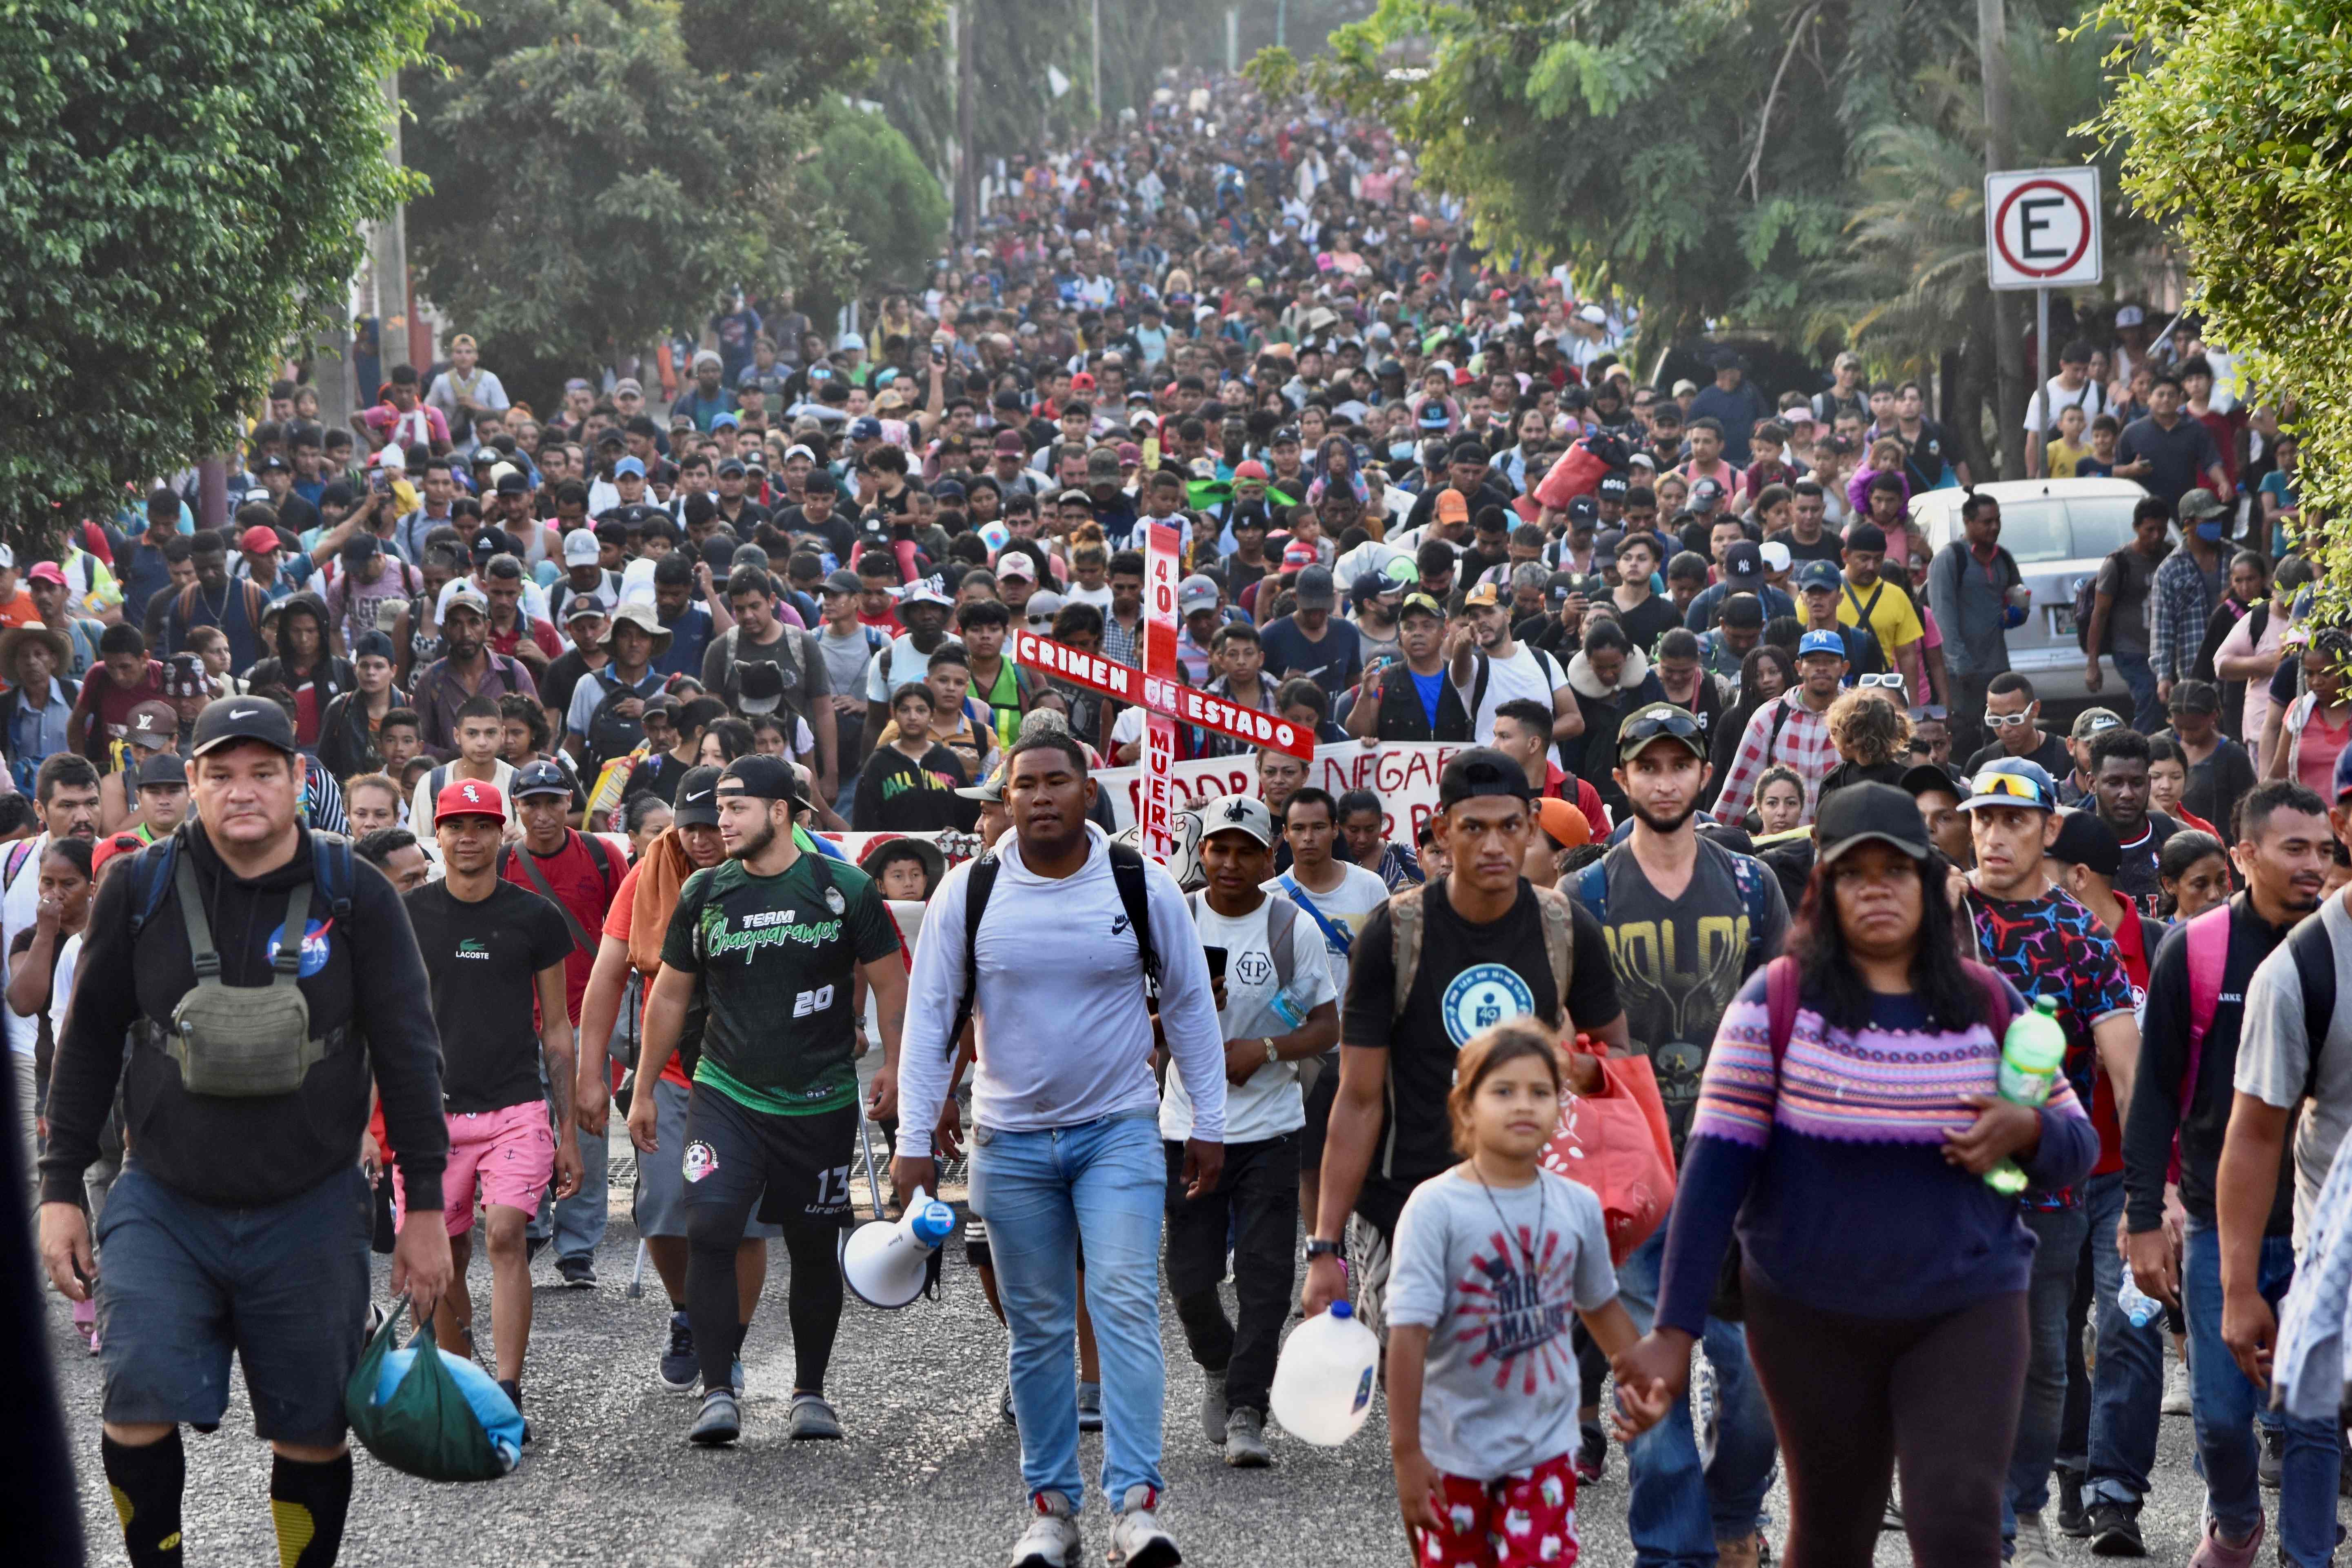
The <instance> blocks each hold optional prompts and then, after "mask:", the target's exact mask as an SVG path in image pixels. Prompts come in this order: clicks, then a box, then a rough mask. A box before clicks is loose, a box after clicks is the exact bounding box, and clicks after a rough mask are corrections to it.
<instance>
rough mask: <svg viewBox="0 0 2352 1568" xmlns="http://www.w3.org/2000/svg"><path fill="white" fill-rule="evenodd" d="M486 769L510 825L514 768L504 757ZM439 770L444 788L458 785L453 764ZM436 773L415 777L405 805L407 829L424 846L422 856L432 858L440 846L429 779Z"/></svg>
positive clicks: (435, 770) (512, 811) (438, 851)
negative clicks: (443, 771) (444, 771)
mask: <svg viewBox="0 0 2352 1568" xmlns="http://www.w3.org/2000/svg"><path fill="white" fill-rule="evenodd" d="M490 766H491V768H492V769H493V770H494V773H493V775H492V777H491V779H490V783H491V784H495V785H497V786H498V792H499V799H500V800H501V801H504V802H507V803H508V804H507V807H506V810H505V812H504V813H503V815H504V816H505V817H506V819H507V820H508V821H509V822H512V821H513V820H514V807H513V804H512V803H513V799H514V796H513V794H512V791H513V789H514V776H515V765H514V764H513V763H510V762H509V761H507V760H506V759H505V758H504V757H499V758H495V759H493V760H492V761H491V763H490ZM442 767H446V768H447V769H448V770H449V773H448V776H447V777H446V778H444V779H443V780H442V781H441V783H442V784H443V786H444V787H446V786H447V785H449V784H456V783H457V782H459V781H458V777H457V763H443V764H442ZM440 772H441V768H435V769H433V770H431V772H428V773H425V775H424V776H423V777H422V778H419V779H418V780H417V781H416V793H415V797H414V798H413V799H411V800H410V801H409V803H408V830H409V831H410V832H411V833H414V834H415V835H416V839H417V842H418V843H419V844H421V845H423V846H424V847H425V854H426V855H428V856H432V857H434V858H439V856H440V854H441V847H440V844H439V843H438V842H437V841H436V839H435V838H434V837H433V823H434V816H433V793H434V792H433V776H434V774H435V773H440Z"/></svg>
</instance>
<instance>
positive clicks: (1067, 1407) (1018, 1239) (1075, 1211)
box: [971, 1110, 1168, 1510]
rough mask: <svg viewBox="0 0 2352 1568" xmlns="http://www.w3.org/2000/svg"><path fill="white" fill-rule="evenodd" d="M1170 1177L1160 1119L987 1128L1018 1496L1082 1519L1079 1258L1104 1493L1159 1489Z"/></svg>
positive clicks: (980, 1164)
mask: <svg viewBox="0 0 2352 1568" xmlns="http://www.w3.org/2000/svg"><path fill="white" fill-rule="evenodd" d="M1167 1194H1168V1163H1167V1157H1166V1156H1165V1154H1163V1153H1162V1152H1161V1149H1160V1118H1159V1113H1158V1112H1157V1111H1156V1110H1138V1111H1130V1112H1129V1113H1127V1114H1125V1115H1122V1116H1110V1117H1105V1118H1104V1119H1103V1120H1101V1121H1089V1122H1086V1123H1084V1124H1082V1125H1080V1126H1076V1127H1057V1128H1054V1129H1052V1130H1051V1131H1044V1132H1004V1131H998V1130H997V1129H995V1128H992V1127H987V1126H982V1127H980V1128H977V1129H975V1130H974V1131H973V1133H972V1140H971V1212H972V1213H973V1214H975V1215H979V1216H980V1217H981V1218H982V1219H985V1220H986V1221H988V1243H989V1247H990V1250H991V1251H992V1253H993V1254H994V1261H995V1264H996V1292H997V1298H998V1300H1001V1301H1003V1304H1004V1321H1005V1325H1006V1327H1008V1328H1009V1329H1010V1330H1011V1331H1012V1335H1013V1414H1014V1415H1015V1416H1016V1417H1017V1418H1018V1419H1019V1421H1020V1424H1021V1482H1022V1485H1023V1487H1024V1489H1026V1490H1027V1491H1028V1493H1029V1494H1030V1495H1031V1496H1032V1497H1034V1496H1035V1495H1036V1494H1037V1493H1039V1492H1045V1491H1057V1492H1060V1493H1061V1494H1062V1495H1063V1496H1064V1497H1066V1498H1067V1499H1069V1500H1070V1507H1071V1508H1072V1509H1073V1510H1075V1509H1076V1508H1077V1506H1078V1504H1079V1502H1080V1500H1082V1499H1083V1498H1084V1496H1085V1486H1084V1483H1083V1482H1082V1481H1081V1480H1080V1479H1079V1476H1078V1387H1077V1371H1076V1364H1075V1363H1074V1362H1073V1361H1072V1356H1073V1355H1074V1354H1075V1351H1074V1348H1073V1347H1074V1345H1075V1343H1076V1338H1077V1331H1078V1290H1077V1248H1078V1244H1079V1243H1080V1242H1081V1241H1083V1242H1084V1243H1085V1244H1086V1249H1087V1311H1088V1312H1089V1313H1090V1314H1091V1315H1092V1316H1093V1319H1094V1325H1095V1345H1096V1348H1097V1350H1098V1351H1099V1352H1101V1355H1102V1373H1103V1474H1102V1485H1103V1491H1104V1492H1105V1493H1106V1494H1107V1495H1108V1497H1109V1498H1110V1500H1111V1505H1112V1506H1113V1507H1114V1508H1116V1507H1117V1506H1118V1502H1119V1500H1120V1499H1122V1498H1123V1497H1125V1496H1126V1495H1127V1489H1128V1488H1129V1487H1135V1486H1146V1487H1150V1488H1152V1489H1155V1490H1157V1489H1160V1487H1161V1486H1162V1485H1163V1484H1164V1483H1163V1482H1162V1481H1161V1480H1160V1408H1161V1406H1162V1405H1164V1404H1165V1403H1166V1395H1167V1384H1168V1371H1167V1366H1166V1364H1165V1363H1164V1362H1163V1361H1162V1360H1161V1357H1160V1211H1161V1209H1162V1207H1163V1205H1165V1204H1166V1202H1167Z"/></svg>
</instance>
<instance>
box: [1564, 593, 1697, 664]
mask: <svg viewBox="0 0 2352 1568" xmlns="http://www.w3.org/2000/svg"><path fill="white" fill-rule="evenodd" d="M1610 603H1611V604H1612V605H1613V604H1615V603H1616V601H1615V600H1614V599H1613V598H1612V600H1611V601H1610ZM1617 624H1618V625H1619V626H1622V627H1623V628H1624V631H1625V637H1626V640H1627V641H1629V642H1631V643H1632V644H1633V646H1634V647H1637V648H1640V649H1641V650H1642V651H1643V653H1645V654H1646V653H1648V652H1649V650H1650V649H1652V648H1654V647H1657V646H1658V639H1659V638H1660V637H1664V636H1665V635H1666V634H1667V633H1668V632H1670V631H1672V630H1674V629H1675V627H1676V626H1681V625H1682V624H1683V616H1682V612H1681V611H1680V610H1677V609H1675V602H1674V601H1673V600H1672V599H1670V598H1667V597H1665V596H1664V595H1660V594H1653V595H1650V596H1649V597H1648V598H1646V599H1644V600H1643V601H1642V602H1641V603H1640V604H1638V605H1634V606H1633V608H1632V609H1630V610H1619V611H1618V612H1617ZM1580 646H1581V645H1580ZM1570 651H1574V650H1570Z"/></svg>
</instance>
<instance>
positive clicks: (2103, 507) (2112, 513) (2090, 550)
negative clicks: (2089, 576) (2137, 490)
mask: <svg viewBox="0 0 2352 1568" xmlns="http://www.w3.org/2000/svg"><path fill="white" fill-rule="evenodd" d="M2138 501H2139V498H2138V497H2137V496H2127V495H2126V496H2074V497H2072V498H2070V499H2069V500H2067V501H2066V502H2065V503H2064V504H2065V508H2066V516H2067V521H2069V522H2070V523H2071V524H2072V525H2073V531H2074V549H2073V550H2072V551H2071V552H2069V553H2070V554H2072V555H2073V557H2074V559H2075V560H2077V561H2089V560H2093V559H2095V558H2097V557H2100V556H2105V555H2112V554H2114V553H2115V552H2116V551H2118V550H2121V549H2122V548H2123V547H2124V546H2125V545H2126V544H2129V543H2130V542H2131V540H2132V508H2133V507H2134V506H2135V505H2137V503H2138ZM2057 505H2058V503H2056V502H2054V501H2053V502H2052V503H2051V510H2053V511H2054V510H2057ZM2010 515H2011V514H2010V513H2009V512H2008V511H2007V510H2003V511H2002V513H2001V519H2002V525H2001V541H2000V542H2002V543H2003V544H2009V530H2010V524H2009V521H2008V520H2009V517H2010ZM2010 548H2011V551H2012V552H2015V553H2016V555H2017V558H2018V559H2019V560H2020V561H2022V560H2024V559H2025V552H2023V551H2021V550H2018V549H2017V547H2016V546H2015V545H2010Z"/></svg>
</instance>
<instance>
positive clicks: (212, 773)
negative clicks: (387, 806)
mask: <svg viewBox="0 0 2352 1568" xmlns="http://www.w3.org/2000/svg"><path fill="white" fill-rule="evenodd" d="M194 752H195V754H194V759H193V760H192V761H191V762H190V763H188V767H187V775H188V780H189V784H190V787H191V789H192V790H193V792H194V795H195V798H196V805H197V808H198V815H199V816H200V818H201V820H200V821H197V822H192V823H189V824H188V825H186V826H185V827H184V830H183V831H181V832H179V833H177V834H174V835H173V836H172V837H170V838H168V839H166V840H164V841H163V843H161V844H156V845H152V846H150V847H148V848H147V849H145V850H143V851H142V852H141V853H140V855H139V857H138V858H136V859H135V860H133V861H132V862H131V865H130V866H129V867H128V868H126V869H125V870H124V871H122V872H121V873H118V874H116V875H114V876H111V877H109V878H108V879H107V881H106V885H105V886H104V887H103V888H102V889H100V892H99V896H98V899H97V902H96V904H95V906H94V907H93V909H92V910H91V913H90V921H89V927H88V928H87V931H86V932H85V934H84V938H83V941H84V956H83V962H84V963H95V964H96V965H98V966H99V967H98V970H97V973H104V974H109V975H113V976H117V977H119V978H120V982H121V983H120V984H111V985H93V986H89V987H87V988H86V989H85V990H84V992H83V994H81V995H79V997H77V998H76V1005H75V1006H74V1008H73V1009H72V1011H71V1012H70V1013H69V1014H68V1018H67V1022H66V1028H65V1033H64V1036H63V1037H62V1038H61V1039H59V1041H58V1053H57V1065H56V1069H55V1072H54V1075H53V1076H52V1079H51V1081H50V1086H49V1101H48V1120H49V1142H48V1147H47V1152H46V1153H45V1154H44V1155H43V1158H42V1161H41V1188H42V1197H43V1200H44V1201H43V1203H42V1205H41V1215H40V1221H41V1255H42V1259H43V1261H44V1263H45V1264H46V1265H47V1268H48V1273H49V1279H50V1282H51V1283H52V1284H54V1285H55V1286H56V1287H57V1289H58V1290H59V1291H61V1292H62V1293H63V1294H65V1295H66V1296H67V1297H68V1299H70V1300H84V1299H86V1298H87V1297H88V1296H89V1293H90V1290H91V1281H93V1280H96V1281H97V1282H98V1284H97V1288H98V1289H100V1291H101V1292H102V1293H103V1295H104V1297H105V1300H104V1303H103V1304H104V1308H105V1321H106V1322H107V1325H108V1332H107V1335H106V1340H105V1349H104V1352H103V1353H104V1355H105V1357H106V1398H105V1411H104V1414H105V1422H106V1438H105V1442H104V1444H103V1446H102V1447H103V1459H104V1467H105V1473H106V1478H107V1483H108V1486H109V1488H110V1490H111V1491H112V1493H113V1495H114V1498H115V1500H116V1503H115V1506H116V1510H117V1512H118V1514H119V1516H120V1517H121V1521H122V1527H123V1544H124V1549H125V1552H126V1553H127V1554H128V1556H129V1558H130V1560H131V1563H133V1564H135V1565H136V1568H148V1565H150V1564H159V1563H176V1562H178V1561H179V1557H180V1552H179V1550H178V1544H179V1539H180V1494H181V1489H182V1487H183V1484H184V1474H185V1462H184V1458H183V1456H182V1453H181V1447H180V1437H179V1426H180V1424H181V1423H183V1422H186V1423H190V1424H193V1425H196V1426H210V1425H212V1424H216V1423H218V1422H219V1421H220V1419H221V1418H222V1416H223V1415H225V1414H226V1407H227V1402H228V1363H229V1358H230V1356H231V1354H232V1353H235V1354H236V1355H238V1356H239V1358H240V1359H241V1360H242V1362H243V1363H244V1367H245V1374H246V1382H247V1387H248V1388H249V1390H250V1391H251V1393H252V1395H253V1409H254V1416H255V1426H256V1427H257V1431H258V1435H259V1436H262V1437H264V1438H266V1439H268V1440H269V1441H270V1443H271V1444H272V1446H273V1447H275V1449H276V1450H277V1458H276V1460H275V1465H274V1468H273V1470H272V1473H271V1478H270V1495H271V1510H270V1512H271V1515H272V1518H273V1521H275V1523H276V1525H277V1528H278V1543H279V1555H280V1557H281V1559H282V1560H283V1561H284V1562H286V1563H293V1564H297V1565H298V1568H320V1565H322V1564H327V1563H332V1562H333V1561H334V1560H335V1556H336V1553H337V1552H338V1551H339V1550H340V1547H341V1539H342V1528H343V1517H344V1513H345V1510H347V1508H348V1507H349V1504H350V1500H351V1487H352V1461H351V1453H350V1448H349V1446H348V1444H347V1442H346V1440H345V1432H346V1426H345V1420H344V1413H343V1386H344V1384H346V1383H347V1382H348V1381H349V1380H350V1377H351V1374H352V1371H353V1370H354V1369H355V1368H356V1366H357V1365H358V1363H359V1355H360V1348H361V1339H362V1329H363V1325H364V1321H365V1318H366V1314H367V1306H368V1233H367V1230H366V1228H365V1227H364V1226H361V1225H359V1224H357V1223H356V1216H358V1215H361V1214H363V1213H364V1212H366V1209H367V1206H368V1204H369V1195H368V1180H367V1177H366V1175H365V1173H363V1172H362V1169H361V1167H360V1163H359V1160H358V1158H357V1154H358V1151H359V1148H360V1142H361V1135H362V1132H364V1131H365V1130H366V1127H367V1122H368V1108H369V1091H370V1087H371V1083H372V1082H373V1088H374V1089H375V1091H376V1092H377V1094H378V1095H379V1096H380V1097H381V1100H382V1102H383V1114H384V1121H385V1124H386V1126H387V1128H388V1130H389V1131H390V1132H391V1135H392V1142H393V1143H394V1147H395V1148H396V1149H397V1150H398V1151H399V1154H398V1158H399V1163H400V1169H401V1173H402V1175H403V1177H404V1179H405V1180H406V1182H407V1183H408V1184H409V1185H410V1187H411V1189H412V1190H413V1191H414V1192H415V1194H416V1205H415V1211H414V1212H413V1213H411V1214H410V1215H408V1216H407V1219H406V1221H405V1223H404V1225H403V1226H402V1227H401V1232H400V1237H399V1241H398V1243H397V1244H396V1246H395V1247H394V1252H393V1260H392V1278H391V1289H392V1290H393V1291H394V1293H399V1292H403V1291H405V1292H407V1293H409V1294H410V1295H411V1297H412V1298H413V1304H414V1306H415V1310H417V1311H418V1312H420V1313H426V1312H430V1311H431V1310H433V1307H434V1305H435V1304H436V1302H437V1300H439V1298H440V1295H441V1292H442V1291H443V1290H444V1289H446V1288H447V1286H448V1283H449V1276H450V1264H449V1240H448V1235H447V1232H446V1229H445V1228H444V1226H443V1223H442V1216H441V1213H440V1210H441V1172H442V1166H443V1164H444V1163H445V1162H446V1154H447V1151H448V1146H449V1145H448V1129H447V1126H446V1123H445V1122H444V1121H443V1120H442V1113H441V1068H440V1062H441V1042H440V1039H439V1037H438V1036H437V1035H436V1032H435V1030H434V1027H433V1022H432V1017H431V1016H430V1014H429V1013H427V1012H426V1011H425V1009H423V1008H421V1007H419V1006H417V1005H416V998H417V997H419V996H421V995H423V994H425V966H424V964H423V963H422V961H421V960H420V959H419V957H418V954H417V949H416V942H415V937H414V936H412V935H411V934H410V927H409V921H408V914H407V911H406V910H404V909H403V908H402V907H401V902H400V898H399V895H398V894H396V893H394V891H393V889H392V885H391V884H390V883H389V882H386V881H385V880H384V879H383V877H382V876H380V875H378V874H377V873H375V872H374V871H373V870H362V869H360V868H357V867H356V866H355V865H354V863H353V861H352V857H351V853H350V849H349V847H348V846H346V845H344V844H343V843H342V842H341V840H340V839H336V838H333V837H328V836H323V835H313V834H310V833H308V832H305V831H304V830H303V829H302V827H301V826H300V823H299V819H298V816H297V808H298V806H299V803H300V801H301V799H302V775H303V767H304V764H303V760H302V757H301V754H300V752H299V750H298V748H297V747H296V744H295V741H294V725H293V721H292V720H291V719H289V717H288V716H287V714H286V711H285V710H283V709H282V708H280V707H278V705H277V704H276V703H273V702H266V701H261V700H255V699H252V698H241V697H239V698H225V699H223V700H219V701H216V702H214V703H212V704H211V705H210V706H209V707H207V708H206V709H205V711H204V713H203V714H202V716H201V717H200V718H199V719H198V721H197V723H196V731H195V745H194ZM151 898H152V899H153V900H155V901H154V904H153V908H152V913H147V914H146V915H145V917H144V919H143V920H141V921H139V922H138V929H137V930H136V931H135V932H134V931H133V929H132V927H133V921H134V918H135V917H138V916H139V915H140V914H141V913H142V907H143V906H144V905H145V903H146V901H147V900H149V899H151ZM289 928H291V929H289ZM215 933H217V937H216V934H215ZM220 939H226V940H220ZM362 954H364V955H365V961H364V962H362V961H361V955H362ZM199 955H201V956H202V958H203V960H204V967H205V969H206V970H207V971H208V972H209V973H211V974H214V975H216V977H217V978H207V979H205V980H204V981H203V982H201V983H200V982H199V981H198V979H197V973H196V971H197V967H198V964H197V959H198V957H199ZM215 965H216V966H217V968H216V969H215ZM297 994H299V997H300V1001H301V1003H302V1004H303V1005H300V1006H295V1005H290V1004H291V1003H292V1002H293V1000H294V998H295V996H296V995H297ZM362 1031H363V1033H364V1040H365V1043H364V1045H362V1038H361V1037H362ZM126 1037H127V1038H128V1039H129V1041H130V1047H129V1048H128V1049H127V1050H126V1049H125V1040H126ZM118 1088H119V1089H120V1090H121V1094H122V1096H123V1102H124V1107H125V1118H124V1119H125V1121H126V1123H127V1124H129V1125H132V1126H135V1127H136V1128H137V1129H138V1132H137V1147H136V1150H135V1152H133V1153H132V1154H131V1158H130V1161H129V1163H127V1164H126V1165H125V1167H124V1169H123V1172H122V1175H121V1178H120V1179H119V1180H118V1181H117V1182H116V1184H115V1185H114V1188H113V1190H112V1192H111V1193H110V1194H109V1196H108V1199H107V1215H108V1240H107V1249H106V1268H105V1272H104V1275H103V1276H102V1277H101V1276H100V1273H99V1270H98V1268H97V1264H96V1261H95V1259H94V1258H93V1257H92V1256H91V1252H90V1241H89V1228H88V1226H87V1224H86V1222H85V1220H84V1218H83V1214H82V1172H83V1171H84V1170H85V1169H86V1168H87V1167H88V1166H89V1163H91V1162H92V1161H93V1160H95V1159H96V1158H97V1157H98V1135H99V1129H100V1125H101V1124H102V1123H103V1122H104V1121H106V1117H107V1112H108V1110H110V1108H111V1107H112V1105H113V1103H114V1100H115V1096H116V1093H117V1090H118ZM191 1358H194V1359H191Z"/></svg>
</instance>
